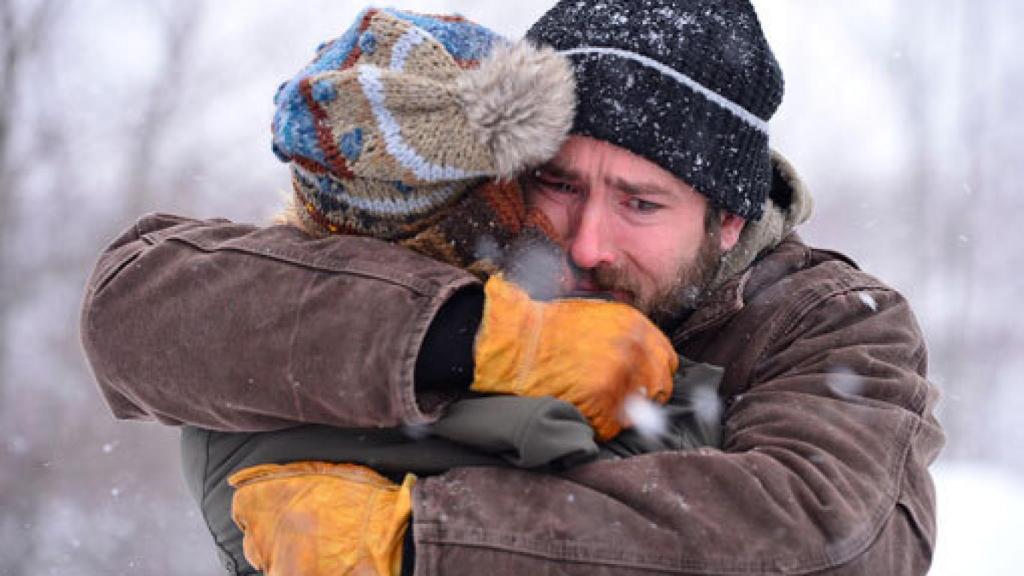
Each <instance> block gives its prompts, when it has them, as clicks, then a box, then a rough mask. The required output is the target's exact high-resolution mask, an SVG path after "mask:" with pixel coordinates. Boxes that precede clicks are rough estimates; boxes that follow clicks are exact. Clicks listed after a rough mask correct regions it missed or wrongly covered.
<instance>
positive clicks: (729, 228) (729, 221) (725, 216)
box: [719, 210, 747, 252]
mask: <svg viewBox="0 0 1024 576" xmlns="http://www.w3.org/2000/svg"><path fill="white" fill-rule="evenodd" d="M720 224H721V226H720V227H719V231H720V234H719V237H720V238H721V248H722V251H723V252H726V251H729V250H732V247H733V246H735V245H736V243H737V242H739V240H740V233H741V232H743V226H745V225H746V224H747V221H746V220H745V219H743V218H741V217H739V216H737V215H735V214H730V213H729V212H726V211H725V210H723V211H722V221H721V223H720Z"/></svg>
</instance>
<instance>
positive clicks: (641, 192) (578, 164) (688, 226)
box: [526, 136, 744, 321]
mask: <svg viewBox="0 0 1024 576" xmlns="http://www.w3.org/2000/svg"><path fill="white" fill-rule="evenodd" d="M526 191H527V197H528V201H529V203H530V204H531V205H532V206H534V207H536V208H538V209H540V210H541V211H542V212H543V213H544V214H545V215H546V216H547V217H548V218H549V219H550V220H551V223H552V224H553V225H554V228H555V231H556V232H557V233H558V234H559V235H560V239H561V240H562V241H564V243H565V247H566V251H567V253H568V255H569V259H570V261H571V264H572V268H573V269H574V271H575V274H574V275H573V277H572V278H571V280H570V281H569V284H570V285H569V286H565V288H566V289H567V290H568V291H577V292H608V293H611V294H612V296H613V297H614V298H615V299H617V300H619V301H622V302H626V303H628V304H632V305H634V306H636V307H637V308H639V309H640V310H641V311H642V312H644V313H645V314H647V315H648V316H650V317H651V318H653V319H654V320H655V321H665V320H669V319H671V318H674V317H676V316H678V314H680V313H681V312H683V311H685V310H687V309H692V308H693V307H695V306H696V304H697V300H698V298H699V296H700V294H701V293H702V292H703V289H704V288H705V287H706V285H707V283H708V282H709V281H710V280H711V278H712V277H713V275H714V273H715V271H716V270H717V267H718V262H719V259H720V255H721V254H722V252H723V251H725V250H728V249H730V248H732V246H733V245H735V243H736V240H737V239H738V237H739V233H740V230H742V228H743V224H744V221H743V219H741V218H739V217H736V216H733V215H731V214H726V213H721V214H719V213H718V212H717V211H714V210H712V211H710V212H709V210H708V202H707V200H706V199H705V198H704V196H702V195H701V194H699V193H697V191H695V190H694V189H693V188H692V187H690V186H689V185H687V184H686V183H684V182H683V181H681V180H679V179H678V178H676V177H675V176H673V175H672V174H670V173H669V172H667V171H666V170H664V169H662V168H661V167H659V166H658V165H657V164H654V163H653V162H650V161H648V160H645V159H644V158H641V157H639V156H637V155H635V154H633V153H631V152H629V151H628V150H625V149H623V148H620V147H618V146H615V145H613V144H609V143H607V142H604V141H601V140H595V139H593V138H587V137H583V136H572V137H570V138H569V139H568V140H567V141H566V143H565V145H563V146H562V149H561V151H560V152H559V154H558V156H557V157H556V158H555V159H553V160H552V161H551V162H549V163H548V164H546V165H545V166H544V167H542V168H540V169H538V170H537V171H536V172H535V173H534V174H533V176H532V177H530V178H528V179H527V185H526ZM709 214H710V217H708V216H709ZM706 220H707V222H706Z"/></svg>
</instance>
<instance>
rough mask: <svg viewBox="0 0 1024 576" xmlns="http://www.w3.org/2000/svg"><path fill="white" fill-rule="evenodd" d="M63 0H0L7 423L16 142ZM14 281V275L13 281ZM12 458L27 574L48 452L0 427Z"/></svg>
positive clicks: (3, 412)
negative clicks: (36, 66) (28, 86)
mask: <svg viewBox="0 0 1024 576" xmlns="http://www.w3.org/2000/svg"><path fill="white" fill-rule="evenodd" d="M62 3H63V2H62V0H40V1H39V2H35V3H26V2H17V1H16V0H0V418H2V421H3V422H10V420H11V418H10V414H9V412H10V410H12V409H13V408H12V407H11V406H9V403H8V399H9V398H10V397H11V395H10V391H9V390H8V383H9V382H10V381H11V377H12V375H11V370H10V365H9V361H8V350H9V347H8V346H7V342H8V339H9V338H10V332H9V331H10V318H11V311H12V310H13V309H14V306H15V305H16V304H17V303H18V301H19V300H20V299H21V298H22V297H23V295H24V294H25V293H26V286H25V285H24V283H23V282H22V281H23V278H21V277H20V275H19V274H18V273H17V272H16V268H15V266H14V262H13V258H12V248H11V246H12V244H13V240H12V239H13V238H14V235H15V234H17V231H18V227H17V221H16V217H15V214H16V212H17V202H16V198H15V194H16V193H17V192H18V191H19V190H20V189H21V185H22V183H23V181H24V176H25V170H26V169H27V166H28V165H29V164H28V162H27V161H28V158H27V157H23V156H21V154H23V153H24V152H25V149H24V148H19V147H16V146H15V145H14V138H15V135H16V134H21V133H29V134H31V130H28V131H26V130H23V129H22V130H19V128H20V127H19V126H18V123H19V121H20V120H21V118H22V114H21V113H22V109H21V101H20V98H21V97H22V96H23V95H22V94H21V91H22V89H23V88H24V85H25V83H26V82H27V79H26V75H25V69H26V68H27V67H28V64H29V62H30V61H32V60H33V59H34V58H35V57H36V56H37V55H38V53H39V50H40V48H41V47H43V46H44V45H45V43H46V40H47V39H48V37H49V34H50V33H51V32H52V30H53V26H54V23H55V20H56V17H57V16H58V14H59V11H60V6H61V4H62ZM16 280H17V281H16ZM0 430H2V431H3V432H4V434H3V436H4V438H6V439H9V440H10V439H13V441H14V444H13V445H9V446H7V450H8V451H9V452H13V453H14V458H5V460H10V463H5V465H4V466H2V467H0V510H3V515H2V517H0V557H2V558H4V560H3V564H4V566H3V570H4V571H5V572H4V573H5V574H8V573H9V574H12V575H21V574H28V573H29V565H30V563H31V559H32V557H33V550H34V549H35V547H36V545H37V540H36V539H35V538H34V534H35V529H36V527H37V525H38V523H39V518H38V514H37V511H38V506H37V503H38V498H37V497H35V495H34V493H33V492H32V491H34V490H41V489H45V487H46V477H47V474H46V466H47V463H46V456H45V453H42V452H40V453H33V452H29V451H28V450H27V448H26V447H25V446H24V445H23V444H22V443H21V442H20V441H19V437H18V436H16V435H15V436H11V434H10V433H11V432H13V430H11V429H9V428H7V427H6V426H4V427H0Z"/></svg>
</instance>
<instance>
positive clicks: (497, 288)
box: [470, 275, 679, 440]
mask: <svg viewBox="0 0 1024 576" xmlns="http://www.w3.org/2000/svg"><path fill="white" fill-rule="evenodd" d="M474 360H475V362H476V370H475V372H474V374H473V384H472V386H471V387H470V388H471V389H472V390H474V391H477V392H485V393H503V394H515V395H517V396H553V397H555V398H558V399H560V400H564V401H566V402H569V403H570V404H572V405H574V406H576V408H577V409H578V410H579V411H580V412H581V413H582V414H583V416H584V417H586V418H587V420H588V421H589V422H590V425H591V427H592V428H594V431H595V432H596V433H597V437H598V438H599V439H600V440H608V439H610V438H613V437H615V436H616V435H617V434H618V433H619V432H620V431H621V430H622V427H623V426H624V425H628V422H626V421H625V419H624V417H623V415H622V408H623V403H624V402H625V398H626V396H627V395H628V394H630V393H632V392H638V393H641V394H644V395H645V396H647V397H648V398H650V399H652V400H654V401H657V402H661V403H663V404H664V403H665V402H666V401H668V399H669V397H670V396H671V394H672V375H673V374H674V373H675V371H676V368H677V367H678V366H679V357H678V355H677V354H676V352H675V350H673V349H672V344H671V343H670V342H669V341H668V338H666V337H665V335H664V334H663V333H662V332H661V330H658V328H657V326H655V325H654V324H653V323H651V321H650V320H648V319H647V317H645V316H644V315H643V314H641V313H640V311H638V310H636V309H635V308H633V307H631V306H628V305H626V304H621V303H618V302H605V301H599V300H585V299H564V300H553V301H548V302H540V301H536V300H531V299H530V297H529V296H528V295H527V294H526V292H524V291H523V290H522V289H520V288H519V287H518V286H516V285H515V284H512V283H511V282H508V281H506V280H505V279H504V278H502V277H501V276H500V275H495V276H492V277H491V278H490V279H489V280H488V281H487V284H486V285H485V286H484V315H483V321H482V323H481V324H480V330H479V331H478V332H477V338H476V346H475V351H474Z"/></svg>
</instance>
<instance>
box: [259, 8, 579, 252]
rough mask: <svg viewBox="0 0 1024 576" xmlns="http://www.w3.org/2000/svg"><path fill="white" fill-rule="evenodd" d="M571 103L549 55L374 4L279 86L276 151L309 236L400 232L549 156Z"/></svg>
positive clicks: (561, 62)
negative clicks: (470, 192)
mask: <svg viewBox="0 0 1024 576" xmlns="http://www.w3.org/2000/svg"><path fill="white" fill-rule="evenodd" d="M574 98H575V97H574V86H573V76H572V72H571V69H570V67H569V64H568V62H567V60H566V59H565V58H564V57H562V56H559V55H557V54H556V53H555V52H554V51H553V50H552V49H550V48H545V49H535V48H533V47H532V46H531V45H529V44H527V43H519V44H509V43H508V42H506V41H505V40H503V39H501V38H500V37H498V36H496V35H495V34H494V33H493V32H491V31H490V30H487V29H486V28H483V27H481V26H479V25H477V24H475V23H473V22H470V21H468V20H465V19H464V18H462V17H460V16H425V15H419V14H411V13H408V12H400V11H397V10H391V9H387V10H377V9H373V8H370V9H367V10H365V11H363V12H362V13H361V14H360V15H359V16H358V18H357V19H356V22H355V23H354V24H353V25H352V27H351V28H350V29H349V30H348V31H347V32H345V34H343V35H342V36H341V37H339V38H337V39H335V40H332V41H330V42H327V43H325V44H323V45H321V47H320V48H319V49H318V50H317V56H316V58H315V59H314V60H313V62H312V63H310V64H309V65H307V66H306V67H305V68H304V69H303V70H302V71H301V72H299V74H298V75H297V76H295V77H294V78H292V79H291V80H289V81H288V82H285V83H284V84H283V85H282V86H281V88H280V89H279V90H278V93H277V95H276V96H275V98H274V103H275V104H276V106H277V111H276V114H275V116H274V124H273V133H274V152H275V154H277V156H278V157H279V158H280V159H281V160H282V161H285V162H290V163H291V169H292V177H293V178H292V180H293V184H294V186H293V187H294V191H295V203H296V204H297V205H296V206H294V207H293V213H297V214H293V216H295V217H298V218H300V219H301V220H302V224H303V225H304V227H305V228H307V229H314V230H319V231H321V232H323V233H349V234H362V235H371V236H375V237H378V238H383V239H388V240H397V239H403V238H409V237H411V236H413V235H415V234H416V233H417V232H419V231H421V230H423V229H424V228H425V227H426V226H428V225H429V224H430V223H431V222H433V221H436V220H437V218H439V217H440V215H441V213H442V212H443V211H444V209H445V208H447V207H448V206H451V205H452V204H453V203H454V202H455V201H456V200H457V199H458V198H459V197H460V196H462V195H463V194H464V193H465V192H466V191H467V190H469V189H470V188H472V187H473V186H475V185H476V184H479V183H480V182H481V181H483V180H484V179H487V178H495V177H497V178H501V177H506V178H507V177H511V176H513V175H515V174H516V173H519V172H521V171H522V170H524V169H526V168H529V167H530V166H534V165H537V164H540V163H542V162H544V161H546V160H547V159H549V158H550V157H552V156H553V155H554V154H555V153H556V152H557V151H558V148H559V147H560V145H561V143H562V141H563V140H564V138H565V135H566V134H567V132H568V130H569V127H570V126H571V125H572V115H573V106H574V101H575V100H574ZM314 225H315V226H314Z"/></svg>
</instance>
